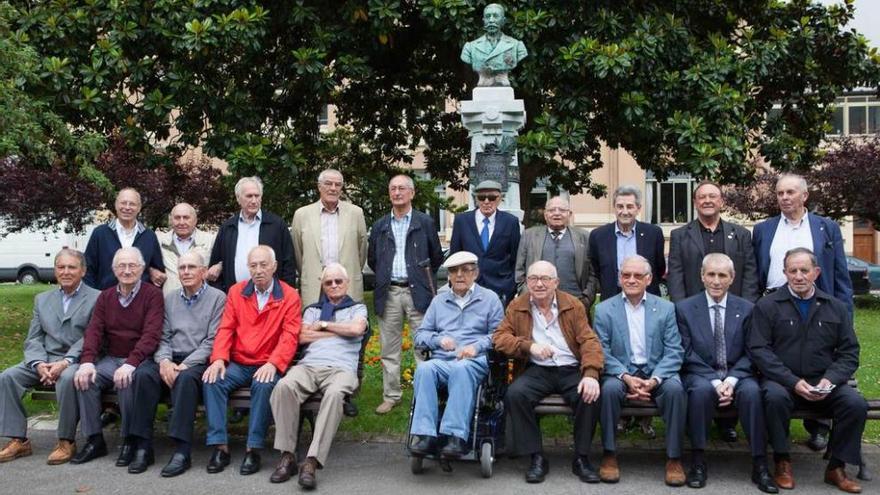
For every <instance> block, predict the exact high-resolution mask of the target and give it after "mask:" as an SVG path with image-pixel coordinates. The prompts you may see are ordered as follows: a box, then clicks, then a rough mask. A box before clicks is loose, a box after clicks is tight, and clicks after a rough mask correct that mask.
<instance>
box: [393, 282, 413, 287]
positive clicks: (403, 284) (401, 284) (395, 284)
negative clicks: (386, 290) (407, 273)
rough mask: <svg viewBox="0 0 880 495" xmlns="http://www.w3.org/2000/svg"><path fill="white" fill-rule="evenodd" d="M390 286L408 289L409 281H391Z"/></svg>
mask: <svg viewBox="0 0 880 495" xmlns="http://www.w3.org/2000/svg"><path fill="white" fill-rule="evenodd" d="M391 285H393V286H394V287H409V280H401V281H396V280H392V281H391Z"/></svg>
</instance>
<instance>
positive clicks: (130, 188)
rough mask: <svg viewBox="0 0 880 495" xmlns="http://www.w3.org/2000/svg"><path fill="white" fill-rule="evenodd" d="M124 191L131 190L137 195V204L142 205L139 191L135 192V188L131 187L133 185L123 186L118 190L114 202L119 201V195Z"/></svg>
mask: <svg viewBox="0 0 880 495" xmlns="http://www.w3.org/2000/svg"><path fill="white" fill-rule="evenodd" d="M125 191H131V192H133V193H134V195H135V196H137V199H138V204H139V205H143V204H144V203H143V201H142V200H141V193H139V192H137V189H135V188H133V187H123V188H122V189H120V190H119V192H118V193H116V199H115V200H114V202H116V201H119V195H120V194H122V193H124V192H125Z"/></svg>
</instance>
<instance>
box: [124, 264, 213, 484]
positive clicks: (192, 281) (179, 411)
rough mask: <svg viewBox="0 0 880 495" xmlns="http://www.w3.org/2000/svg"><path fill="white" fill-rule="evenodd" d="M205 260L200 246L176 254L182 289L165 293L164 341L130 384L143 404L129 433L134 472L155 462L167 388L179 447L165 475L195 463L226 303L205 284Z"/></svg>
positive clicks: (171, 430) (171, 426)
mask: <svg viewBox="0 0 880 495" xmlns="http://www.w3.org/2000/svg"><path fill="white" fill-rule="evenodd" d="M206 264H207V263H206V259H205V257H204V256H203V255H202V254H201V253H199V252H198V251H196V250H190V251H188V252H186V253H184V254H182V255H180V257H179V258H177V262H176V266H175V267H174V272H175V273H178V274H180V283H181V284H182V285H181V287H180V288H179V289H177V292H175V293H171V294H166V295H165V323H164V327H163V329H162V340H161V342H160V343H159V348H158V350H156V354H155V356H154V357H153V359H152V360H147V361H144V364H143V365H141V367H140V368H139V369H138V371H137V372H136V373H135V374H134V380H133V382H132V385H131V386H132V389H133V390H134V401H135V403H136V404H137V405H138V407H137V408H135V409H134V410H133V411H132V413H131V421H130V424H131V426H130V428H129V431H130V433H131V435H132V436H133V437H134V438H135V441H136V444H137V449H136V451H135V455H134V459H135V460H133V461H132V462H131V464H129V465H128V472H129V473H142V472H144V471H146V469H147V466H148V465H149V464H152V461H153V422H154V421H155V419H156V407H157V406H158V405H159V400H160V399H161V398H162V395H163V391H168V392H169V393H170V396H171V405H172V407H173V409H172V410H171V419H170V421H169V422H168V436H170V437H171V438H172V439H173V440H174V443H175V444H176V447H177V448H176V449H175V452H174V454H173V455H172V456H171V460H170V461H169V462H168V465H166V466H165V467H164V468H163V469H162V476H163V477H166V478H170V477H172V476H177V475H179V474H183V473H184V472H185V471H186V470H187V469H189V467H190V453H191V451H192V436H193V423H194V422H195V419H196V407H198V405H199V396H201V384H202V374H203V373H204V372H205V367H206V365H205V363H206V362H207V360H208V356H210V355H211V347H212V345H213V344H214V334H215V333H216V332H217V326H218V325H219V324H220V317H221V316H222V315H223V307H224V304H225V303H226V294H224V293H223V291H221V290H219V289H215V288H214V287H210V286H208V284H207V283H206V282H205V275H206V272H207V271H208V269H207V267H206Z"/></svg>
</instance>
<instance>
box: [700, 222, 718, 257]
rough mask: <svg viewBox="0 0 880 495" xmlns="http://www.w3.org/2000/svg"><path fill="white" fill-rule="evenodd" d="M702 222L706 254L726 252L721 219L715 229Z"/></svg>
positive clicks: (701, 230) (701, 229)
mask: <svg viewBox="0 0 880 495" xmlns="http://www.w3.org/2000/svg"><path fill="white" fill-rule="evenodd" d="M698 223H700V235H701V236H702V237H703V250H704V251H705V252H706V254H710V253H722V254H723V253H724V229H723V228H721V220H719V221H718V225H716V226H715V230H709V229H708V228H707V227H706V226H705V225H703V224H702V222H699V221H698Z"/></svg>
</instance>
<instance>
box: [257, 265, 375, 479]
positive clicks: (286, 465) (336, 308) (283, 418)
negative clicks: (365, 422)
mask: <svg viewBox="0 0 880 495" xmlns="http://www.w3.org/2000/svg"><path fill="white" fill-rule="evenodd" d="M350 283H351V279H350V278H349V276H348V272H347V271H346V270H345V267H343V266H342V265H341V264H339V263H331V264H329V265H327V267H325V268H324V271H323V273H322V274H321V286H322V288H323V290H322V296H321V298H320V300H319V301H318V302H317V303H315V304H312V305H311V306H309V307H308V308H306V311H305V314H303V327H302V330H300V334H299V343H300V345H301V346H305V347H304V350H303V352H302V357H301V358H300V360H299V362H297V364H296V366H294V367H293V368H291V369H290V371H288V372H287V375H285V377H284V378H282V379H281V380H279V381H278V384H277V385H276V386H275V390H274V391H273V392H272V397H271V399H270V400H271V403H272V415H273V416H274V417H275V448H276V449H278V450H280V451H281V460H280V461H279V463H278V467H277V468H276V469H275V472H274V473H272V476H271V477H270V478H269V480H270V481H271V482H272V483H282V482H284V481H287V480H288V479H290V477H291V475H293V474H295V473H296V457H295V455H294V452H296V443H297V436H298V434H299V424H300V406H302V404H303V402H305V401H306V400H307V399H308V398H309V397H310V396H311V395H312V394H314V393H316V392H321V393H322V394H323V398H322V399H321V406H320V408H319V409H318V417H317V419H316V421H315V428H314V431H313V432H312V443H311V445H309V451H308V453H307V454H306V459H305V462H304V463H303V465H302V467H301V468H300V471H299V484H300V486H302V487H303V488H307V489H311V488H315V486H316V485H317V481H316V480H315V470H316V469H318V468H319V467H323V466H324V464H325V463H326V462H327V455H328V454H329V453H330V445H331V444H332V442H333V436H334V435H336V428H337V427H338V426H339V421H340V420H341V419H342V403H343V400H345V397H346V396H347V395H350V394H352V393H353V392H354V391H355V389H357V387H358V377H357V369H358V363H359V361H360V351H361V342H362V340H363V336H364V332H365V331H366V330H367V307H366V306H365V305H364V304H363V303H360V302H356V301H354V300H353V299H352V298H351V297H349V295H348V288H349V284H350Z"/></svg>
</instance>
